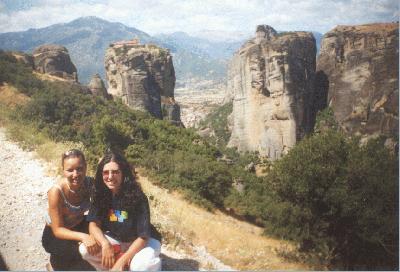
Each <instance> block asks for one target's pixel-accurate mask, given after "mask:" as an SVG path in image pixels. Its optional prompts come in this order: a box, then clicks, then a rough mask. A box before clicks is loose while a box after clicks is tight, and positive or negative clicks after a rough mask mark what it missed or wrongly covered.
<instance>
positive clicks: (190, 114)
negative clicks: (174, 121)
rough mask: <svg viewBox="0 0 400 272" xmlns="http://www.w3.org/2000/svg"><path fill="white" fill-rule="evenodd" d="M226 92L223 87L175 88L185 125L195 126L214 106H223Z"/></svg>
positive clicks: (176, 98)
mask: <svg viewBox="0 0 400 272" xmlns="http://www.w3.org/2000/svg"><path fill="white" fill-rule="evenodd" d="M224 96H225V92H224V90H223V89H221V88H215V89H203V90H197V89H196V90H195V89H193V90H192V89H187V88H180V89H176V90H175V100H176V102H178V104H179V105H180V107H181V120H182V122H183V124H184V125H185V127H195V128H197V125H198V124H199V122H200V121H201V120H203V119H204V118H205V117H206V115H207V114H208V113H210V112H211V111H212V110H213V109H214V108H216V107H218V106H221V105H222V102H223V99H224Z"/></svg>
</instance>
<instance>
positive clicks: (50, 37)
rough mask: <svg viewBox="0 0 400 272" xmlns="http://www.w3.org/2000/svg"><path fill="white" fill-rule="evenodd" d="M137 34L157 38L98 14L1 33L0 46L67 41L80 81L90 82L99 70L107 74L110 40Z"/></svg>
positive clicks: (24, 46)
mask: <svg viewBox="0 0 400 272" xmlns="http://www.w3.org/2000/svg"><path fill="white" fill-rule="evenodd" d="M134 37H137V38H139V39H140V41H141V42H142V43H146V42H152V41H153V39H152V37H151V36H150V35H148V34H147V33H145V32H143V31H140V30H138V29H136V28H133V27H127V26H125V25H123V24H121V23H111V22H108V21H105V20H102V19H99V18H97V17H83V18H79V19H76V20H74V21H72V22H70V23H65V24H55V25H52V26H49V27H45V28H40V29H29V30H27V31H22V32H10V33H3V34H0V48H1V49H5V50H19V51H24V52H29V53H31V52H32V51H33V49H34V48H35V47H37V46H39V45H42V44H48V43H52V44H59V45H63V46H65V47H66V48H67V49H68V51H69V53H70V55H71V59H72V61H73V63H74V64H75V65H76V66H77V69H78V77H79V81H80V82H82V83H87V82H88V81H89V80H90V78H91V76H92V75H94V74H96V73H99V74H100V75H101V76H102V77H103V78H105V77H104V72H105V71H104V54H105V50H106V48H107V47H108V46H109V44H110V43H112V42H114V41H118V40H128V39H132V38H134Z"/></svg>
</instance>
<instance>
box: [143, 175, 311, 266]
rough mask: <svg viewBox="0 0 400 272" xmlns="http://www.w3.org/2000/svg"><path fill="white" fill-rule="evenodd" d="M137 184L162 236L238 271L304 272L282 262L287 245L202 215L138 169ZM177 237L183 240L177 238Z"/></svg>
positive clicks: (254, 230) (242, 224)
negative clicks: (196, 248)
mask: <svg viewBox="0 0 400 272" xmlns="http://www.w3.org/2000/svg"><path fill="white" fill-rule="evenodd" d="M138 173H139V182H140V184H141V185H142V187H143V190H144V191H145V192H146V194H147V195H148V196H149V197H150V199H151V206H152V220H153V221H154V223H156V224H157V225H158V226H160V227H161V230H162V232H163V233H165V232H169V233H171V232H172V235H174V234H176V235H178V236H179V238H178V241H176V242H175V243H176V244H179V243H180V241H179V240H181V239H185V238H186V239H188V240H190V241H191V243H193V244H194V245H197V246H205V247H206V249H207V251H208V252H210V253H211V254H212V255H213V256H215V257H216V258H218V259H219V260H221V261H222V262H224V263H225V264H226V265H229V266H231V267H233V268H235V269H239V270H307V269H309V267H307V266H306V265H304V264H301V263H294V262H293V263H292V262H289V261H286V260H284V259H283V258H282V257H280V256H281V254H278V252H280V253H282V252H283V251H287V250H291V249H292V248H293V246H291V245H290V244H289V243H288V242H286V241H282V240H278V239H273V238H268V237H266V236H261V233H262V229H261V228H259V227H256V226H254V225H251V224H249V223H246V222H242V221H238V220H236V219H234V218H232V217H230V216H227V215H225V214H223V213H221V212H219V211H216V212H214V213H212V212H208V211H205V210H203V209H201V208H199V207H197V206H195V205H192V204H188V203H187V201H185V200H184V199H183V197H181V196H180V195H179V194H177V193H169V192H168V191H167V190H165V189H161V188H159V187H157V186H155V185H153V184H152V183H151V182H150V181H149V180H148V178H147V177H145V176H144V175H143V173H144V170H143V169H138ZM181 236H183V237H185V238H181Z"/></svg>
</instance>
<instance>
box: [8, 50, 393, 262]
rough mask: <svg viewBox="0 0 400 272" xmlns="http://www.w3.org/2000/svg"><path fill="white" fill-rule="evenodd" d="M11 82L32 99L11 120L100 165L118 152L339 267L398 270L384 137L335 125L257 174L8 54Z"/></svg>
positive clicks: (242, 162) (200, 199)
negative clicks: (109, 151)
mask: <svg viewBox="0 0 400 272" xmlns="http://www.w3.org/2000/svg"><path fill="white" fill-rule="evenodd" d="M3 82H7V83H9V84H12V85H13V86H15V87H16V88H18V90H19V91H20V92H22V93H24V94H25V95H27V96H29V97H30V99H28V100H27V102H26V103H24V104H23V105H20V106H19V107H17V108H16V109H15V110H14V111H13V112H12V113H11V114H12V115H13V116H12V118H13V120H15V122H20V123H21V124H22V125H24V124H30V125H33V126H34V127H35V128H36V129H37V131H40V132H41V133H45V134H46V135H48V136H49V137H51V138H52V139H54V140H57V141H74V142H80V143H82V144H83V145H84V147H85V152H86V154H87V156H88V160H89V162H90V164H91V166H92V167H94V165H95V164H96V163H97V160H98V158H99V156H101V154H102V153H103V150H104V149H105V148H106V147H107V146H114V147H116V148H119V149H121V150H123V151H125V154H126V155H127V157H128V158H129V159H130V161H131V162H132V163H134V164H135V165H139V166H143V167H145V168H146V169H148V170H149V171H150V172H151V173H153V174H154V175H157V180H159V182H160V185H162V186H163V187H166V188H171V189H177V190H180V191H181V192H184V193H186V196H187V197H188V198H189V199H191V200H192V201H194V202H196V203H199V204H203V205H204V206H206V207H209V208H212V207H221V208H223V207H230V208H233V210H234V211H235V212H236V213H238V214H241V215H244V216H246V217H247V218H249V219H251V220H254V221H257V222H258V223H260V224H262V225H263V226H264V227H265V232H267V233H274V234H275V235H277V236H278V237H283V238H287V239H291V240H293V241H296V242H298V244H299V249H300V250H301V251H302V252H307V253H311V255H312V256H314V258H315V260H317V261H318V262H320V263H323V264H330V265H331V267H330V268H331V269H335V268H336V269H337V268H339V269H374V270H378V269H385V270H388V269H398V243H397V242H398V158H397V154H396V155H395V154H393V153H390V152H389V151H388V150H386V149H385V148H384V147H383V144H382V142H381V140H380V139H376V140H372V141H369V142H368V143H366V144H364V145H360V143H359V141H358V140H357V139H349V138H347V137H345V136H344V135H343V134H342V133H341V132H339V131H337V130H336V129H335V127H334V126H330V127H328V128H325V129H319V130H318V133H315V134H314V135H311V136H309V137H307V138H305V139H304V140H303V141H301V142H300V143H299V144H297V145H296V146H295V147H294V148H292V149H291V151H290V152H289V153H288V154H287V155H286V156H284V157H283V158H282V159H280V160H278V161H276V162H275V163H274V164H273V165H272V167H271V168H270V169H269V172H268V174H267V175H266V176H264V177H256V176H255V174H254V173H251V172H248V171H244V167H245V166H246V165H247V164H248V163H249V162H250V161H252V160H254V157H253V156H252V155H251V154H247V156H238V155H237V154H228V155H226V154H223V153H224V151H223V150H222V149H220V148H218V147H217V146H214V145H212V144H211V143H209V142H208V141H206V140H204V139H202V138H200V137H199V136H198V135H197V134H196V133H195V132H194V131H193V130H191V129H183V128H179V127H175V126H173V125H170V124H169V123H168V122H166V121H163V120H157V119H154V118H152V117H151V116H149V115H148V114H144V113H141V112H137V111H133V110H131V109H129V108H128V107H126V106H125V105H124V104H123V103H122V102H121V101H109V100H105V99H103V98H101V97H97V96H92V95H88V94H84V93H82V91H81V90H80V88H79V85H77V84H70V83H65V82H48V81H41V80H39V79H37V78H36V77H35V76H34V75H33V74H32V71H31V69H30V68H28V67H26V66H24V65H23V64H21V63H19V62H17V60H16V59H15V58H13V57H12V56H11V55H10V54H7V53H4V52H0V84H2V83H3ZM10 110H11V109H10ZM324 114H325V115H326V116H325V117H324V115H322V117H321V118H320V119H327V118H328V120H326V121H325V123H328V124H329V123H330V120H329V112H325V113H324ZM321 122H322V120H321ZM230 152H234V151H230ZM223 155H226V156H228V158H230V159H232V160H230V163H231V164H227V163H226V160H225V161H224V160H220V158H222V157H223ZM234 183H237V184H241V185H242V189H241V190H238V189H235V188H234V186H233V185H232V184H234Z"/></svg>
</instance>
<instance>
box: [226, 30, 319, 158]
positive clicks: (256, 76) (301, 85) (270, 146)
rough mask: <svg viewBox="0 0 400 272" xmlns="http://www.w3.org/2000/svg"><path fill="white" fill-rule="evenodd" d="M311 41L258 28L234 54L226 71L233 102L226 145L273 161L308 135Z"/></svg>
mask: <svg viewBox="0 0 400 272" xmlns="http://www.w3.org/2000/svg"><path fill="white" fill-rule="evenodd" d="M315 55H316V47H315V39H314V37H313V35H312V34H311V33H308V32H290V33H283V34H278V33H277V32H276V31H275V30H274V29H273V28H272V27H270V26H266V25H260V26H258V27H257V31H256V37H255V38H253V39H251V40H249V41H248V42H247V43H245V44H244V45H243V46H242V47H241V48H240V49H239V50H238V52H236V53H235V55H234V57H233V59H232V61H231V63H230V66H229V71H228V85H227V97H228V98H230V99H232V100H233V112H232V115H233V129H232V135H231V139H230V141H229V144H228V145H229V146H233V147H237V148H238V150H239V151H258V152H259V153H260V154H261V155H264V156H268V157H269V158H271V159H273V160H274V159H277V158H279V157H281V155H282V154H283V153H285V152H287V151H288V149H289V148H290V147H292V146H293V145H294V144H295V143H296V141H298V140H299V139H301V138H302V137H303V136H304V135H305V134H306V133H308V132H309V131H311V130H312V128H313V125H314V119H315V116H314V115H315V114H314V110H313V109H312V103H313V101H312V100H313V96H314V88H313V83H314V76H315Z"/></svg>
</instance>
